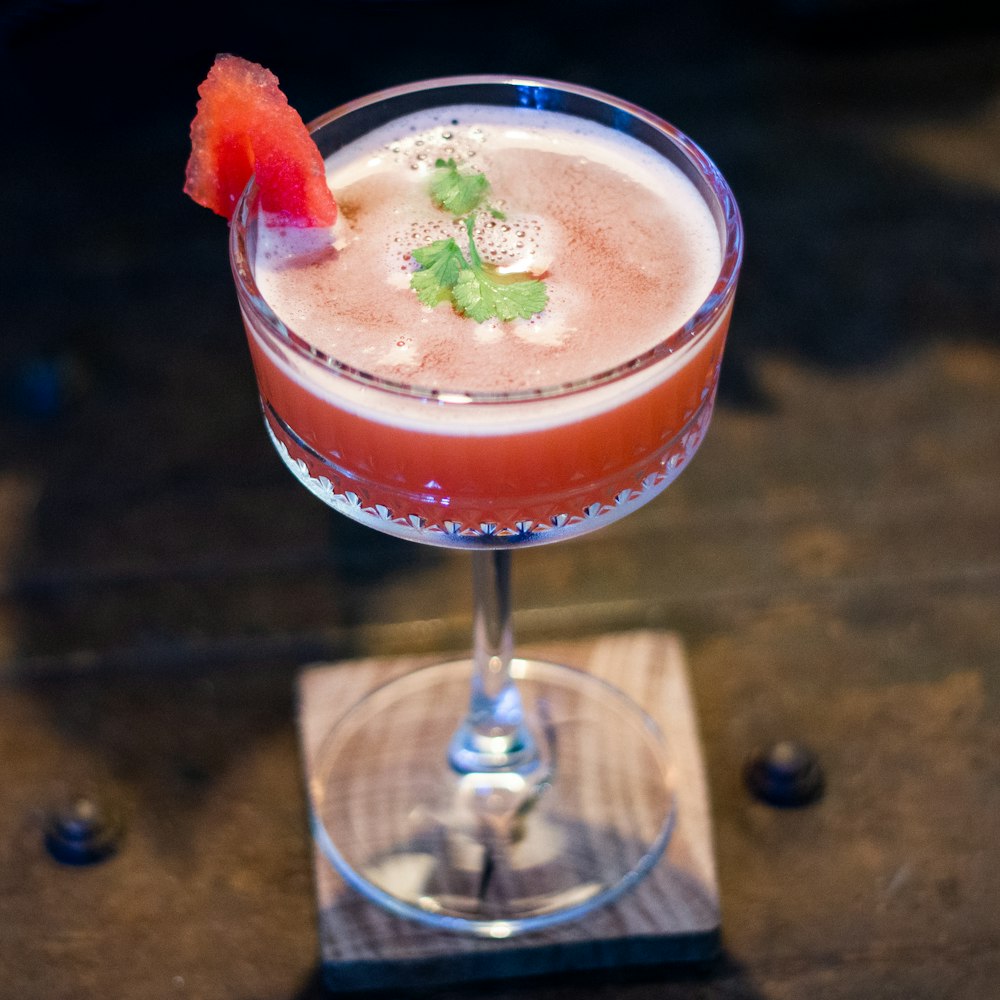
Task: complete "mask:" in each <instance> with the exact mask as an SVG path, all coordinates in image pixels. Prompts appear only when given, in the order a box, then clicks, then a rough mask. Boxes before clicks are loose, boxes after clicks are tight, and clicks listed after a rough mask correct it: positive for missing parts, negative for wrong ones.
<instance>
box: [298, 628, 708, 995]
mask: <svg viewBox="0 0 1000 1000" xmlns="http://www.w3.org/2000/svg"><path fill="white" fill-rule="evenodd" d="M518 652H519V655H520V656H523V657H526V658H536V659H545V660H549V661H553V662H560V663H567V664H572V665H573V666H575V667H578V668H580V669H583V670H587V671H589V672H590V673H593V674H595V675H597V676H599V677H601V678H602V679H604V680H607V681H609V682H610V683H612V684H614V685H615V686H616V687H618V688H619V689H621V690H622V691H624V692H625V693H626V694H628V695H629V696H630V697H631V698H632V699H633V700H634V701H636V702H637V703H638V704H640V705H641V706H642V707H643V708H644V709H645V711H646V712H647V713H648V714H649V715H650V716H651V717H652V718H653V719H654V720H655V721H656V722H657V723H658V725H659V726H660V727H661V729H662V730H663V732H664V733H665V734H666V737H667V740H668V743H669V747H670V751H671V753H672V754H673V757H674V760H675V766H676V796H677V820H676V825H675V829H674V832H673V834H672V837H671V840H670V843H669V845H668V847H667V850H666V852H665V854H664V855H663V857H662V858H661V859H660V861H659V862H658V864H657V865H656V866H655V867H654V868H653V870H652V871H651V872H650V873H649V874H648V875H647V876H646V877H645V878H644V879H643V880H642V881H641V882H640V883H639V884H638V885H637V886H636V887H635V888H634V889H632V890H631V891H630V892H628V893H626V894H625V895H624V896H623V897H621V898H620V899H619V900H617V901H615V902H613V903H610V904H608V905H607V906H604V907H602V908H601V909H599V910H596V911H595V912H593V913H591V914H588V915H587V916H585V917H583V918H581V919H579V920H576V921H573V922H570V923H567V924H563V925H558V926H556V927H552V928H547V929H544V930H540V931H535V932H531V933H527V934H522V935H519V936H515V937H511V938H507V939H502V940H485V939H480V938H477V937H472V936H465V935H460V934H454V933H449V932H445V931H439V930H436V929H434V928H431V927H427V926H424V925H422V924H418V923H416V922H414V921H410V920H404V919H402V918H400V917H397V916H395V915H393V914H391V913H388V912H386V911H384V910H382V909H381V908H380V907H378V906H376V905H375V904H374V903H370V902H369V901H367V900H365V899H364V898H362V897H361V896H360V895H359V894H358V893H357V892H355V891H354V890H353V889H351V888H350V887H349V886H347V885H346V884H345V883H344V882H343V880H342V879H341V878H340V876H339V875H338V874H337V872H336V871H335V870H334V868H333V867H332V866H331V865H330V863H329V861H327V859H326V857H325V856H324V855H323V854H322V852H321V851H320V850H319V848H318V847H317V848H316V849H315V866H316V890H317V903H318V915H319V943H320V951H321V957H322V963H323V974H324V979H325V982H326V985H327V987H328V989H329V990H331V991H332V992H340V993H355V992H364V991H375V990H393V989H402V988H406V987H408V986H413V985H414V984H419V985H421V986H448V985H457V984H461V983H468V982H473V981H483V980H490V979H506V978H511V977H521V976H538V975H544V974H547V973H557V972H567V971H580V970H586V969H599V968H611V967H623V966H639V965H653V964H663V963H670V962H691V961H705V960H708V959H710V958H712V957H713V956H714V955H715V954H716V953H717V951H718V948H719V937H720V935H719V894H718V884H717V879H716V873H715V857H714V851H713V846H712V830H711V816H710V810H709V803H708V792H707V786H706V782H705V774H704V769H703V764H702V756H701V748H700V745H699V740H698V730H697V724H696V720H695V715H694V710H693V705H692V702H691V696H690V691H689V688H688V682H687V671H686V666H685V661H684V654H683V650H682V647H681V643H680V641H679V640H678V638H677V636H676V635H674V634H673V633H670V632H654V631H641V632H628V633H616V634H609V635H605V636H601V637H599V638H596V639H592V640H589V641H585V642H574V643H562V644H558V645H555V644H554V645H546V646H541V647H533V648H530V649H524V650H519V651H518ZM441 659H442V657H440V656H437V657H427V656H423V657H392V658H385V659H365V660H352V661H343V662H339V663H333V664H316V665H313V666H310V667H307V668H305V669H304V670H303V671H302V673H301V675H300V678H299V727H300V734H301V740H302V749H303V761H304V767H305V771H306V779H307V787H308V785H309V779H310V777H311V769H312V761H313V760H314V758H315V755H316V752H317V750H318V748H319V745H320V743H321V742H322V739H323V736H324V735H325V733H326V732H327V731H328V730H329V728H330V726H331V725H332V723H333V722H335V721H336V720H337V718H338V717H339V716H341V715H342V714H343V713H344V712H345V711H346V710H347V709H348V708H350V707H351V706H352V705H353V704H354V703H355V702H356V701H357V700H358V699H360V698H361V697H362V696H363V695H365V694H366V693H367V692H368V691H370V690H371V689H372V688H374V687H375V686H377V685H379V684H382V683H384V682H385V681H387V680H389V679H391V678H392V677H393V676H396V675H398V674H401V673H404V672H408V671H411V670H414V669H417V668H418V667H421V666H424V665H425V664H427V663H430V662H434V661H436V660H441Z"/></svg>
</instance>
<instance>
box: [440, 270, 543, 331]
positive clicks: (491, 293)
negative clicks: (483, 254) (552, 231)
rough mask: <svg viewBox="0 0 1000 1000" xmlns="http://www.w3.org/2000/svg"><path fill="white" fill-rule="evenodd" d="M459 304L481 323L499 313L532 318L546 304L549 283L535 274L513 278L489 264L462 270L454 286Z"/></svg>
mask: <svg viewBox="0 0 1000 1000" xmlns="http://www.w3.org/2000/svg"><path fill="white" fill-rule="evenodd" d="M452 296H453V297H454V299H455V306H456V308H457V309H458V310H459V312H461V313H464V314H465V315H466V316H468V317H469V318H470V319H474V320H475V321H476V322H477V323H483V322H485V321H486V320H488V319H492V318H493V317H494V316H496V318H497V319H499V320H502V321H503V322H507V321H508V320H512V319H517V318H518V317H520V318H521V319H530V318H531V317H532V316H534V315H535V313H537V312H541V311H542V310H543V309H544V308H545V303H546V302H547V301H548V293H547V292H546V291H545V283H544V282H542V281H538V280H537V279H535V278H528V279H524V280H519V281H509V280H507V279H506V278H505V277H504V276H503V275H499V274H497V273H496V271H494V270H493V269H492V268H490V266H489V265H479V266H472V267H467V268H465V269H463V270H462V272H461V273H460V274H459V276H458V281H457V282H455V287H454V288H453V289H452Z"/></svg>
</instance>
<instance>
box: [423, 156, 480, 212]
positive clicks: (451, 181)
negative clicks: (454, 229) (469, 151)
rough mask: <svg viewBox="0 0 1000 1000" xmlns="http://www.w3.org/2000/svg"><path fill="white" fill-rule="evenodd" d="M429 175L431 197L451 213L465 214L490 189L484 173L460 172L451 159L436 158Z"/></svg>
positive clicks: (476, 206) (476, 205) (474, 206)
mask: <svg viewBox="0 0 1000 1000" xmlns="http://www.w3.org/2000/svg"><path fill="white" fill-rule="evenodd" d="M434 166H435V167H437V169H436V170H435V171H434V175H433V176H432V177H431V197H432V198H433V199H434V201H435V203H436V204H437V205H438V206H439V207H440V208H443V209H444V210H445V211H447V212H451V214H452V215H456V216H458V215H466V214H467V213H468V212H471V211H473V210H474V209H476V208H478V207H479V204H480V202H482V200H483V198H485V197H486V192H487V191H489V189H490V182H489V181H488V180H487V179H486V175H485V174H480V173H461V172H460V171H459V169H458V165H457V164H456V163H455V161H454V160H452V159H447V160H437V161H436V163H435V164H434Z"/></svg>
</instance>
